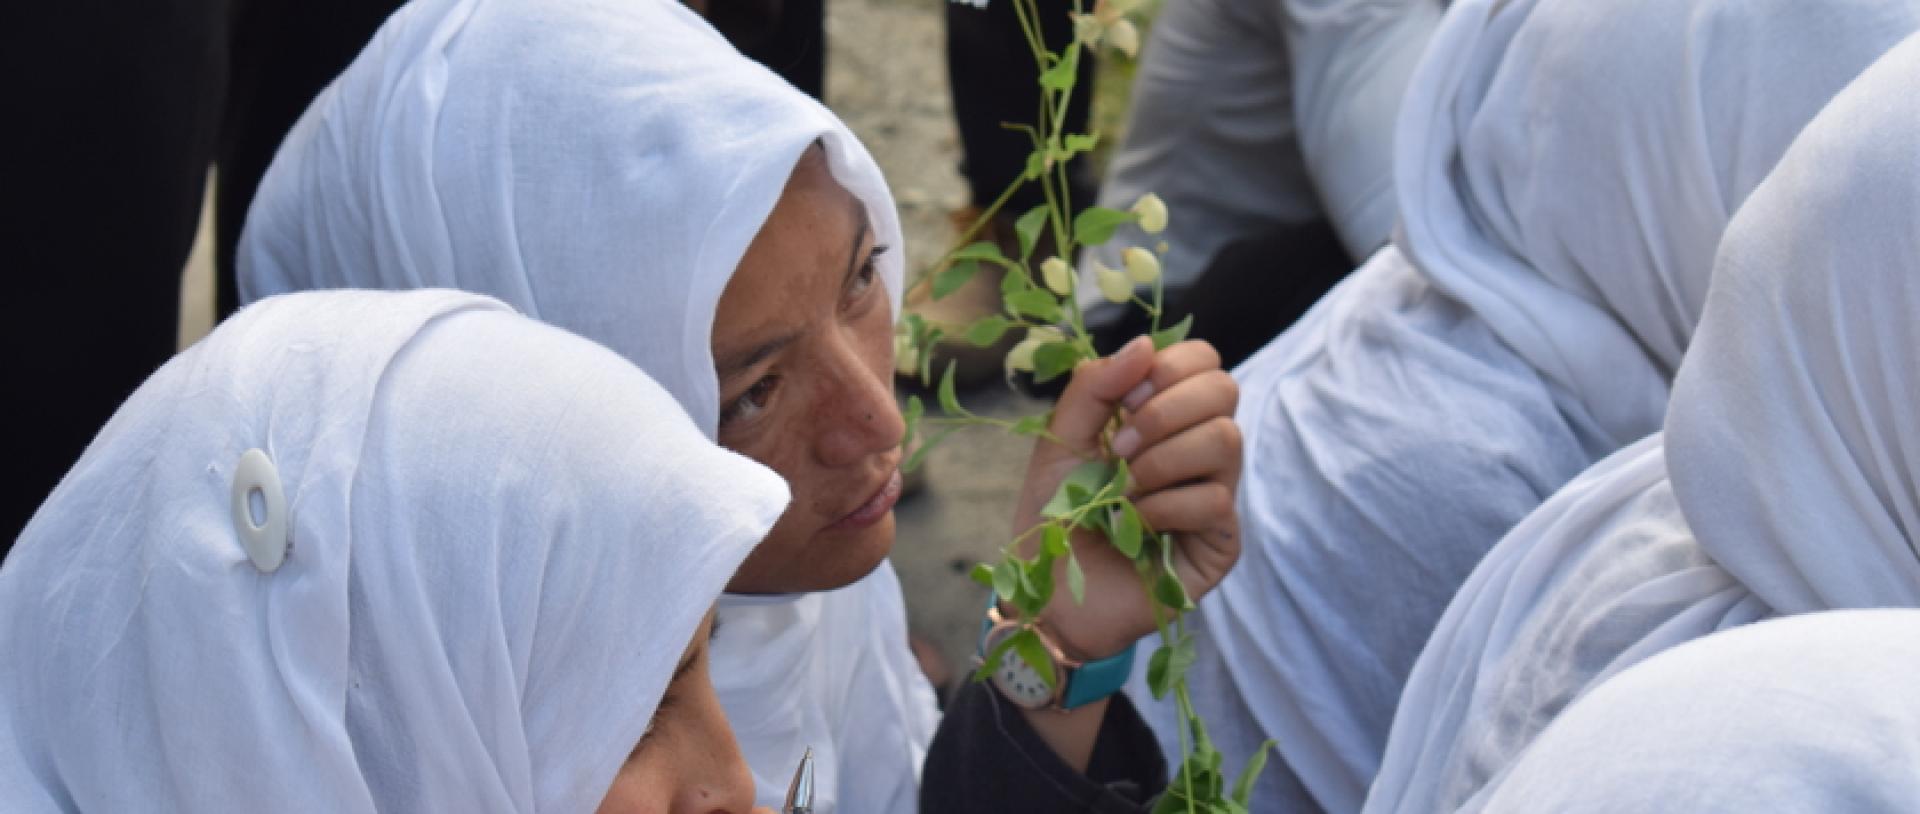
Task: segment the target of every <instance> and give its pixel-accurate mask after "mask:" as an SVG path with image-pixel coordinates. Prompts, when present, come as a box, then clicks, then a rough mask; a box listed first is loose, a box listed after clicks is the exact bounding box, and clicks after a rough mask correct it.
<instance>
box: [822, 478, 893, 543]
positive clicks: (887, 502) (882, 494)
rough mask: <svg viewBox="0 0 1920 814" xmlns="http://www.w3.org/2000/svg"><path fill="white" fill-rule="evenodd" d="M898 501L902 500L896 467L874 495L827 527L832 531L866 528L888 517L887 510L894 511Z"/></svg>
mask: <svg viewBox="0 0 1920 814" xmlns="http://www.w3.org/2000/svg"><path fill="white" fill-rule="evenodd" d="M898 502H900V470H898V469H895V470H893V473H892V474H890V475H888V476H887V482H886V483H883V484H881V485H880V490H879V491H877V492H874V493H873V497H871V498H868V499H867V502H866V503H863V504H861V505H860V508H858V509H854V510H853V511H852V512H849V513H848V514H847V516H846V517H842V518H840V519H839V520H836V521H834V523H833V525H831V526H828V527H827V528H828V530H830V531H849V530H852V529H860V528H866V527H867V526H871V525H873V524H874V523H878V522H880V518H882V517H886V516H887V512H890V511H893V504H895V503H898Z"/></svg>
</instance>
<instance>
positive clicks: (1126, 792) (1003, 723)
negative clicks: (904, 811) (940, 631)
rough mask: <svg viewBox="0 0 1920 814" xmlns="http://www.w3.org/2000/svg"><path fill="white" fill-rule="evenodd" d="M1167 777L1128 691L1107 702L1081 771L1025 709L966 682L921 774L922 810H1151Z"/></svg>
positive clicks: (946, 813) (931, 813) (929, 813)
mask: <svg viewBox="0 0 1920 814" xmlns="http://www.w3.org/2000/svg"><path fill="white" fill-rule="evenodd" d="M1166 784H1167V764H1166V760H1165V759H1164V758H1163V757H1162V756H1161V754H1160V744H1159V742H1158V741H1156V740H1154V737H1153V731H1152V730H1150V729H1148V728H1147V725H1146V722H1145V721H1143V720H1141V718H1140V713H1139V712H1138V711H1136V710H1135V709H1134V708H1133V704H1132V703H1131V702H1129V701H1128V700H1127V697H1126V696H1125V695H1124V694H1121V693H1115V694H1114V696H1113V700H1112V701H1110V702H1108V704H1107V717H1106V718H1105V720H1103V721H1102V722H1101V724H1100V736H1099V739H1098V740H1096V741H1095V742H1094V747H1093V757H1092V759H1091V760H1089V761H1088V765H1087V772H1086V773H1085V774H1081V773H1079V772H1076V771H1074V770H1073V769H1072V768H1071V767H1069V766H1067V764H1066V763H1065V762H1064V761H1062V760H1061V759H1060V757H1059V756H1058V755H1056V754H1054V753H1053V749H1052V748H1050V747H1048V746H1047V744H1046V742H1045V741H1042V740H1041V739H1040V735H1039V734H1038V733H1036V732H1034V731H1033V728H1032V727H1030V726H1028V725H1027V719H1026V717H1025V716H1024V715H1022V714H1021V712H1020V709H1019V708H1018V707H1015V706H1014V705H1012V704H1010V703H1008V702H1007V701H1006V699H1003V698H1001V697H1000V693H998V692H996V691H995V690H994V689H993V688H992V687H990V686H988V685H986V684H982V683H975V682H967V683H966V684H965V685H964V686H962V687H961V688H960V691H959V692H958V693H956V694H955V696H954V698H953V701H952V702H951V703H949V704H948V705H947V712H946V717H944V718H942V719H941V721H940V729H939V731H938V732H936V733H934V736H933V746H932V747H931V748H929V749H928V750H927V762H926V765H925V767H924V768H923V769H922V771H921V777H920V811H921V814H968V813H970V812H995V813H996V814H1024V813H1025V812H1048V813H1049V814H1054V813H1055V812H1093V813H1094V814H1132V812H1143V811H1146V810H1147V808H1148V806H1149V804H1150V803H1151V802H1152V800H1153V798H1154V796H1155V795H1157V794H1159V793H1160V791H1161V790H1162V789H1164V788H1165V787H1166Z"/></svg>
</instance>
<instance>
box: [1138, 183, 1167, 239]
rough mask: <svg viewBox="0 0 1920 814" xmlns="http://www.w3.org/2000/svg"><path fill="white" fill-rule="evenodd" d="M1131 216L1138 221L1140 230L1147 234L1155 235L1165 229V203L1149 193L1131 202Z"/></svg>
mask: <svg viewBox="0 0 1920 814" xmlns="http://www.w3.org/2000/svg"><path fill="white" fill-rule="evenodd" d="M1133 214H1134V217H1137V218H1139V219H1140V228H1141V230H1143V231H1145V232H1146V233H1147V234H1150V235H1157V234H1160V233H1161V232H1162V231H1165V230H1166V228H1167V202H1166V201H1163V200H1160V196H1158V195H1155V194H1153V193H1151V192H1149V193H1147V194H1145V195H1142V196H1140V200H1138V201H1134V202H1133Z"/></svg>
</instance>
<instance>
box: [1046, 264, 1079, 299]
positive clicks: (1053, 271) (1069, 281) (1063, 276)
mask: <svg viewBox="0 0 1920 814" xmlns="http://www.w3.org/2000/svg"><path fill="white" fill-rule="evenodd" d="M1040 278H1041V279H1042V280H1045V281H1046V283H1047V288H1048V289H1050V290H1052V291H1053V293H1055V294H1059V295H1060V296H1062V297H1064V296H1067V295H1068V294H1072V293H1073V267H1072V266H1069V265H1067V261H1065V260H1062V259H1060V258H1058V257H1049V258H1047V259H1046V261H1045V262H1043V263H1041V264H1040Z"/></svg>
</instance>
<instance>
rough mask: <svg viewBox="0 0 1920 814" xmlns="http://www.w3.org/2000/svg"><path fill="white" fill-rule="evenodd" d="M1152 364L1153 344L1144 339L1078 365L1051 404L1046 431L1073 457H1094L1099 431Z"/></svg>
mask: <svg viewBox="0 0 1920 814" xmlns="http://www.w3.org/2000/svg"><path fill="white" fill-rule="evenodd" d="M1153 363H1154V355H1153V343H1152V342H1151V341H1150V340H1148V339H1147V338H1146V337H1141V338H1139V339H1135V340H1133V341H1132V342H1128V343H1127V344H1126V346H1125V347H1122V348H1121V349H1120V350H1118V351H1115V352H1114V354H1113V355H1112V356H1108V357H1106V358H1104V359H1094V360H1091V361H1087V362H1081V363H1080V366H1079V367H1076V368H1074V370H1073V380H1072V381H1069V382H1067V389H1066V390H1064V391H1062V392H1061V393H1060V401H1059V402H1058V403H1056V404H1054V406H1053V422H1052V423H1051V424H1049V425H1048V427H1047V429H1048V430H1049V431H1051V432H1052V433H1053V434H1054V436H1055V437H1057V438H1059V439H1060V440H1061V441H1062V442H1063V443H1065V444H1066V445H1067V447H1068V448H1069V449H1071V450H1073V451H1074V452H1075V453H1076V454H1079V455H1082V456H1091V455H1094V454H1097V453H1098V452H1099V450H1100V431H1101V430H1102V429H1105V428H1106V426H1107V419H1109V418H1112V417H1113V410H1114V407H1115V405H1117V404H1119V403H1120V398H1121V397H1122V396H1125V395H1126V394H1127V391H1129V390H1132V389H1134V387H1136V386H1138V385H1139V384H1140V382H1142V381H1145V380H1146V378H1147V374H1148V373H1149V372H1151V371H1152V370H1153Z"/></svg>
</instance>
